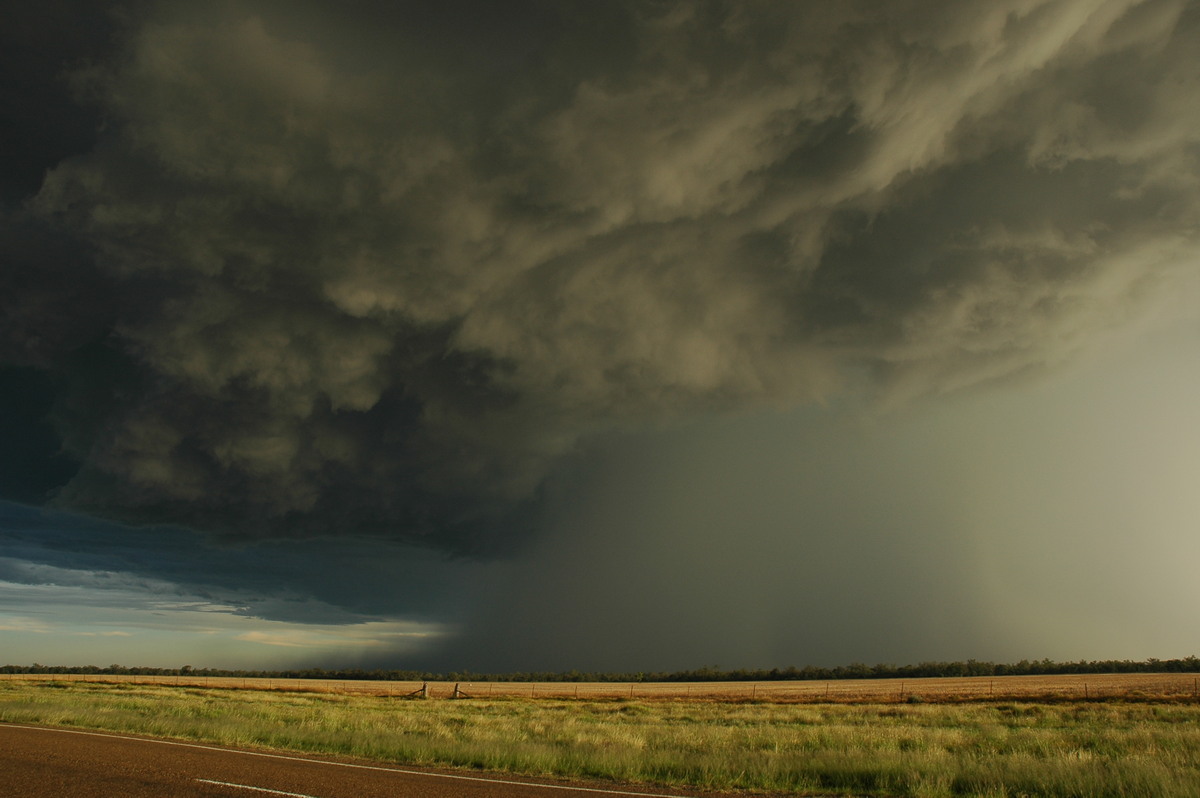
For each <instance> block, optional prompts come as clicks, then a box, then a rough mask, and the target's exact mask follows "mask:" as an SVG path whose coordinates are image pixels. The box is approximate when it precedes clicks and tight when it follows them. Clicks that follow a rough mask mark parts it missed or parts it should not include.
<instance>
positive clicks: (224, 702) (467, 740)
mask: <svg viewBox="0 0 1200 798" xmlns="http://www.w3.org/2000/svg"><path fill="white" fill-rule="evenodd" d="M0 720H2V721H8V722H22V723H41V724H49V725H62V726H73V727H79V728H90V729H107V730H112V731H121V732H133V733H141V734H150V735H155V736H161V737H171V738H177V739H187V740H198V741H206V742H213V743H219V744H228V745H237V746H251V747H262V748H271V749H277V750H287V751H300V752H311V753H324V754H336V755H344V756H353V757H362V758H366V759H372V760H380V761H387V762H397V763H406V764H419V765H441V766H453V767H462V768H475V769H485V770H490V771H501V772H506V773H512V774H528V775H539V776H556V777H565V778H586V779H602V780H613V781H625V782H637V783H643V784H653V785H663V786H668V785H669V786H689V787H699V788H705V789H715V790H731V791H733V790H752V791H763V792H778V793H791V794H799V795H804V794H821V795H829V794H836V795H872V796H919V797H922V798H940V797H942V796H986V797H987V798H999V797H1000V796H1013V797H1015V796H1070V797H1071V798H1075V797H1078V798H1083V797H1084V796H1088V797H1089V798H1092V797H1096V796H1099V797H1101V798H1103V797H1104V796H1113V797H1114V798H1115V797H1116V796H1151V795H1154V796H1195V797H1196V798H1200V705H1197V704H1195V703H1191V702H1186V703H1185V702H1180V703H1148V702H1143V703H1122V702H1104V703H1082V702H1081V703H1055V704H1037V703H998V704H990V703H977V704H862V705H847V704H773V703H762V704H756V703H740V704H727V703H715V702H700V701H697V702H687V701H646V702H641V701H619V700H608V701H582V700H581V701H572V700H523V699H512V698H508V699H490V700H488V699H476V700H469V701H445V700H437V701H403V700H397V699H389V698H387V697H381V696H362V695H333V694H318V693H301V692H280V691H254V690H236V691H232V690H218V689H205V688H198V687H170V686H163V685H132V684H119V685H113V684H94V683H86V682H21V681H12V682H5V683H0Z"/></svg>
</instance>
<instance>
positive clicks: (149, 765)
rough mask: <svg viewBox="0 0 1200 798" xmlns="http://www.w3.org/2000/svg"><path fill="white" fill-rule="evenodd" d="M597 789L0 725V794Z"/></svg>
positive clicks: (560, 792) (52, 797) (477, 795)
mask: <svg viewBox="0 0 1200 798" xmlns="http://www.w3.org/2000/svg"><path fill="white" fill-rule="evenodd" d="M667 795H669V796H671V798H676V796H681V795H692V796H698V795H700V794H699V793H686V794H685V793H678V792H658V793H655V792H651V791H645V792H639V791H637V790H631V789H625V788H622V787H611V786H607V787H606V786H604V785H602V784H586V785H583V784H554V783H536V782H534V781H525V780H521V779H517V778H513V777H497V778H494V779H493V778H488V777H486V776H484V775H468V774H465V773H454V772H449V771H435V770H419V769H417V768H407V767H400V766H392V765H386V764H377V765H373V764H366V763H361V762H347V761H338V760H335V759H332V758H331V759H322V758H317V757H305V756H297V755H292V754H273V753H266V752H261V751H241V750H237V749H233V748H222V747H220V746H215V745H206V744H202V743H185V742H176V741H170V740H154V739H151V738H146V737H134V736H130V735H121V734H107V733H103V732H89V731H78V730H72V729H55V728H48V727H41V726H25V725H20V724H9V723H0V796H3V798H10V797H12V798H16V796H20V798H114V797H115V796H120V798H163V797H164V796H171V797H172V798H272V797H273V796H274V797H276V798H278V797H279V796H283V797H285V798H397V797H398V796H403V797H404V798H612V797H614V796H623V797H624V798H630V796H642V798H645V796H660V798H665V797H666V796H667Z"/></svg>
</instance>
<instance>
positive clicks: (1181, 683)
mask: <svg viewBox="0 0 1200 798" xmlns="http://www.w3.org/2000/svg"><path fill="white" fill-rule="evenodd" d="M0 679H6V680H14V679H15V680H20V681H77V682H78V681H84V682H100V683H133V684H161V685H179V686H191V687H211V688H226V689H256V690H263V689H266V690H294V691H302V692H315V693H339V694H345V695H375V696H379V695H383V696H394V697H403V696H408V695H419V694H421V693H422V690H423V689H424V690H425V691H426V693H427V696H428V697H429V698H451V697H453V696H454V695H455V691H456V690H457V691H458V695H459V696H461V697H466V698H486V697H495V698H499V697H524V698H557V699H569V698H579V699H590V700H594V699H619V698H626V699H628V698H637V699H642V700H645V699H695V700H712V701H766V702H779V703H816V702H836V703H857V702H871V703H878V702H901V701H929V702H956V701H988V700H1058V701H1061V700H1081V699H1082V700H1093V699H1117V698H1121V699H1150V698H1153V699H1164V698H1196V697H1198V696H1200V676H1198V675H1196V674H1189V673H1138V674H1086V675H1061V676H976V677H963V678H950V677H945V678H925V679H841V680H833V681H764V682H632V683H631V682H424V683H423V682H385V681H335V680H328V679H254V678H241V677H233V676H196V675H185V676H141V675H109V674H45V675H35V674H0Z"/></svg>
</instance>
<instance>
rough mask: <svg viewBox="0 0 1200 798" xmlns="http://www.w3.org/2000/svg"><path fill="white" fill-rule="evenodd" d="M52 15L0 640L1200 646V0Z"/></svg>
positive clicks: (1, 60)
mask: <svg viewBox="0 0 1200 798" xmlns="http://www.w3.org/2000/svg"><path fill="white" fill-rule="evenodd" d="M9 16H10V17H11V19H10V20H9V21H6V25H5V26H4V30H3V31H0V75H2V77H3V80H2V81H0V86H3V90H2V93H0V660H3V661H4V662H6V663H11V664H32V663H34V662H39V663H42V664H52V665H56V664H62V665H86V664H93V665H107V664H110V663H119V664H124V665H131V666H132V665H150V666H159V667H180V666H182V665H184V664H187V665H191V666H193V667H221V668H253V669H260V668H265V669H276V668H293V667H326V668H334V667H339V668H340V667H364V668H398V669H409V668H418V669H431V670H440V671H450V670H458V671H461V670H474V671H485V672H508V671H553V670H559V671H566V670H571V669H575V670H581V671H600V670H608V671H630V672H636V671H646V672H650V671H662V670H680V669H691V668H699V667H718V668H772V667H787V666H790V665H795V666H798V667H801V666H804V665H838V664H848V663H851V662H864V663H868V664H874V663H895V664H905V663H916V662H922V661H931V660H965V659H969V658H974V659H979V660H992V661H1016V660H1020V659H1041V658H1044V657H1048V658H1051V659H1057V660H1078V659H1137V660H1141V659H1147V658H1162V659H1166V658H1175V657H1185V656H1189V655H1193V654H1196V653H1200V628H1198V627H1197V626H1196V623H1195V619H1194V612H1193V610H1194V608H1195V607H1196V606H1197V604H1198V603H1200V582H1197V580H1196V579H1195V575H1194V570H1195V565H1194V564H1195V563H1196V562H1197V559H1198V555H1200V535H1198V534H1197V532H1198V531H1200V530H1198V526H1200V490H1197V488H1196V479H1197V476H1198V475H1200V359H1198V357H1197V355H1198V354H1200V274H1198V269H1197V266H1198V265H1200V227H1198V222H1200V60H1197V59H1196V57H1195V53H1196V52H1197V50H1198V48H1200V3H1195V2H1185V1H1184V0H1142V1H1141V2H1138V1H1137V0H1086V1H1085V0H986V1H985V0H956V1H955V2H948V1H947V0H904V1H903V2H895V1H894V0H893V1H891V2H882V0H854V1H852V2H839V3H829V2H816V1H815V0H787V1H786V2H785V1H782V0H781V1H779V2H771V1H768V0H743V1H740V2H736V3H735V2H728V3H726V2H702V1H699V0H697V1H696V2H685V1H683V0H627V1H621V2H617V1H615V0H614V1H611V2H610V1H609V0H604V1H603V2H589V3H562V2H543V1H542V0H514V2H509V3H503V4H498V3H492V2H483V0H439V2H426V0H414V2H408V3H383V2H373V1H372V0H361V1H358V2H339V3H332V2H327V1H318V0H289V1H288V2H282V1H275V0H219V1H218V2H213V3H205V4H196V3H190V2H182V1H181V0H128V2H117V3H111V4H110V3H105V2H84V0H56V1H55V2H46V3H40V4H26V7H22V8H19V9H16V10H15V11H13V12H11V13H10V15H9Z"/></svg>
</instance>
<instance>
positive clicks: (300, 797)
mask: <svg viewBox="0 0 1200 798" xmlns="http://www.w3.org/2000/svg"><path fill="white" fill-rule="evenodd" d="M196 781H199V782H203V783H205V784H216V785H218V786H221V787H237V788H238V789H239V790H254V791H255V792H265V793H268V794H270V795H286V796H288V798H317V797H316V796H315V795H305V794H304V793H302V792H284V791H283V790H269V789H267V788H266V787H252V786H250V785H249V784H234V783H233V782H232V781H216V780H215V779H196Z"/></svg>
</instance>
